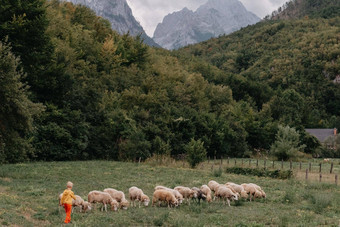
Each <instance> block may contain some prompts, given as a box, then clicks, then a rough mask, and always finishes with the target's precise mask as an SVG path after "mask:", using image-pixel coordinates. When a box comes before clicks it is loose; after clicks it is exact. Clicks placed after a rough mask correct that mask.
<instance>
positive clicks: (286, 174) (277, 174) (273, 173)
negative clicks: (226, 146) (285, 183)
mask: <svg viewBox="0 0 340 227" xmlns="http://www.w3.org/2000/svg"><path fill="white" fill-rule="evenodd" d="M226 172H227V173H235V174H240V175H252V176H258V177H271V178H277V179H289V178H291V177H292V176H293V171H291V170H266V169H252V168H240V167H232V168H227V169H226Z"/></svg>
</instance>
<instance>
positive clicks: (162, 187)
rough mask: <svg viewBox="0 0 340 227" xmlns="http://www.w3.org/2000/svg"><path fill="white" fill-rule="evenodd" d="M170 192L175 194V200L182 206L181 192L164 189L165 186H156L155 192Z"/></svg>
mask: <svg viewBox="0 0 340 227" xmlns="http://www.w3.org/2000/svg"><path fill="white" fill-rule="evenodd" d="M161 189H163V190H168V191H169V192H172V194H174V196H175V198H176V199H177V200H178V204H182V203H183V196H182V194H181V193H179V191H177V190H175V189H172V188H167V187H164V186H161V185H160V186H156V187H155V191H156V190H161Z"/></svg>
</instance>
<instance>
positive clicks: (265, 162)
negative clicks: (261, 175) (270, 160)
mask: <svg viewBox="0 0 340 227" xmlns="http://www.w3.org/2000/svg"><path fill="white" fill-rule="evenodd" d="M266 164H267V160H264V163H263V166H264V169H266Z"/></svg>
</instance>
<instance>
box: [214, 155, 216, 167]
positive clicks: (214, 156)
mask: <svg viewBox="0 0 340 227" xmlns="http://www.w3.org/2000/svg"><path fill="white" fill-rule="evenodd" d="M214 165H216V155H215V156H214Z"/></svg>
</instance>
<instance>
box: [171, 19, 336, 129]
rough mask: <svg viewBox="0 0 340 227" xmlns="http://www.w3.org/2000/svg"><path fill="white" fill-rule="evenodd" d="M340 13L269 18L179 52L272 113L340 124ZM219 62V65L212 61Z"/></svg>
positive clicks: (289, 119)
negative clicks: (328, 16) (286, 18)
mask: <svg viewBox="0 0 340 227" xmlns="http://www.w3.org/2000/svg"><path fill="white" fill-rule="evenodd" d="M339 32H340V18H339V16H335V17H332V18H330V19H323V18H315V19H308V18H304V19H297V20H271V21H263V22H261V23H258V24H256V25H254V26H248V27H247V28H244V29H242V30H240V31H238V32H235V33H233V34H232V35H229V36H223V37H219V38H217V39H212V40H210V41H207V42H203V43H200V44H197V45H193V46H188V47H186V48H183V49H181V50H179V51H178V52H175V55H176V56H178V57H179V58H180V59H182V61H183V62H190V65H189V70H190V71H192V72H197V73H202V75H203V76H204V77H205V78H206V79H207V80H208V81H210V82H213V83H215V84H220V85H228V86H229V87H230V88H231V89H232V91H233V98H234V99H235V100H237V101H239V102H240V101H244V102H247V103H249V104H250V105H251V106H252V107H253V108H254V110H258V111H259V113H261V114H266V115H267V116H268V119H272V120H273V121H277V122H280V123H281V124H285V125H291V126H293V127H297V128H303V127H316V128H323V127H337V128H339V126H340V85H339V84H337V83H335V82H334V79H335V78H336V76H339V75H340V57H339V56H340V45H339V41H340V36H339ZM211 65H213V66H211Z"/></svg>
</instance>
